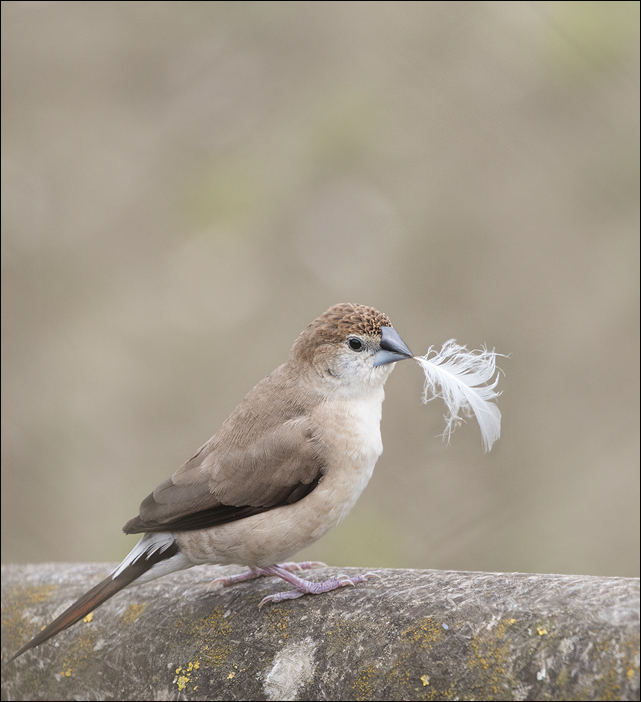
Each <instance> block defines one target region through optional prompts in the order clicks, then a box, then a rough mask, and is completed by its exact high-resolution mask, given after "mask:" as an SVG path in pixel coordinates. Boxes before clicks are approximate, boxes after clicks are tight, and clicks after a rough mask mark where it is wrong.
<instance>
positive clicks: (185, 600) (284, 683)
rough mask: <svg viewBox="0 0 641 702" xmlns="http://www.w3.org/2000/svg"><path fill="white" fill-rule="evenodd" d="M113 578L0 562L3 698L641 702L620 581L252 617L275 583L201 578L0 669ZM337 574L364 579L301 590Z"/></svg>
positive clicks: (480, 588) (147, 592)
mask: <svg viewBox="0 0 641 702" xmlns="http://www.w3.org/2000/svg"><path fill="white" fill-rule="evenodd" d="M110 570H111V567H110V566H108V565H102V564H91V565H86V564H84V565H83V564H80V565H77V564H76V565H65V564H60V563H56V564H41V565H20V566H15V565H14V566H3V568H2V582H3V589H2V660H3V664H2V699H4V700H17V699H21V700H71V699H83V700H115V699H120V700H122V699H138V700H161V699H162V700H174V699H175V700H183V699H184V700H192V699H193V700H200V699H202V700H248V699H249V700H321V699H324V700H327V699H333V700H338V699H344V700H449V699H451V700H456V699H467V700H474V699H476V700H482V699H486V700H510V699H516V700H545V699H551V700H562V699H575V700H614V699H620V700H633V699H639V581H638V580H636V579H632V578H600V577H589V576H571V575H523V574H518V573H467V572H442V571H429V570H425V571H418V570H378V571H375V572H376V573H377V575H378V576H379V577H378V578H372V579H370V580H368V581H367V582H366V583H363V584H362V585H358V586H356V587H349V588H343V589H341V590H338V591H336V592H333V593H331V594H325V595H320V596H316V597H312V596H306V597H303V598H301V599H298V600H290V601H287V602H284V603H281V604H278V605H269V604H268V605H266V606H264V607H263V608H262V610H259V609H258V603H259V602H260V600H261V598H262V597H264V596H265V595H266V594H269V593H272V592H275V591H277V590H280V589H285V588H283V585H284V583H282V582H281V581H276V580H275V579H274V578H262V579H259V580H255V581H251V582H247V583H242V584H238V585H235V586H233V587H231V588H228V589H224V590H221V589H208V583H209V581H211V580H212V579H213V578H215V577H217V576H219V575H221V574H223V573H231V572H239V569H236V568H221V567H214V566H211V567H200V568H194V569H192V570H190V571H186V572H183V573H176V574H173V575H169V576H166V577H164V578H161V579H160V580H157V581H155V582H152V583H149V584H147V585H142V586H140V587H135V588H132V589H131V590H126V591H124V592H122V593H119V594H118V595H116V596H115V597H114V598H112V599H111V600H110V601H108V602H107V603H106V604H105V605H103V606H102V607H100V608H99V609H98V610H96V612H95V613H94V615H93V618H91V621H82V622H79V623H78V624H76V625H75V626H73V627H71V628H70V629H67V630H66V631H64V632H62V633H61V634H59V635H58V636H57V637H56V638H54V639H52V640H51V641H49V642H47V643H45V644H43V645H42V646H40V647H39V648H36V649H34V650H32V651H29V652H27V653H26V654H24V655H23V656H22V657H20V658H19V659H17V660H16V661H14V662H12V663H6V661H7V660H8V658H10V657H11V655H12V654H13V653H14V652H15V651H16V650H17V649H18V648H19V647H20V646H21V645H22V644H24V643H25V642H26V641H27V640H29V639H30V638H31V637H32V636H33V635H34V634H35V633H36V632H38V631H39V630H40V629H41V627H42V626H44V625H45V624H47V623H49V622H50V621H51V620H52V619H53V618H54V617H55V616H57V615H58V614H60V613H61V611H62V610H63V609H64V608H65V607H67V606H68V605H69V604H70V603H71V602H72V601H73V600H74V599H76V597H78V596H79V595H81V594H83V593H84V591H86V590H87V589H88V588H89V587H91V586H92V585H94V584H95V583H96V582H98V581H99V580H100V579H101V578H103V577H105V576H106V575H107V574H108V572H109V571H110ZM337 572H341V573H347V574H352V575H353V574H355V573H357V572H362V571H359V569H353V568H344V569H341V570H340V571H337V570H335V569H330V568H319V569H318V570H315V571H312V572H311V575H310V578H311V579H314V580H320V579H322V578H326V577H329V576H330V575H333V574H336V573H337Z"/></svg>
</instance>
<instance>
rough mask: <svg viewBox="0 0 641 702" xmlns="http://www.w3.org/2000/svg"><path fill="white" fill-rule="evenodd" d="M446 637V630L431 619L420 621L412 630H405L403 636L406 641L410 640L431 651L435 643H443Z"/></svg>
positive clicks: (426, 618)
mask: <svg viewBox="0 0 641 702" xmlns="http://www.w3.org/2000/svg"><path fill="white" fill-rule="evenodd" d="M444 636H445V630H444V629H443V627H442V626H441V625H439V624H437V623H436V622H435V621H434V620H433V619H432V618H431V617H425V618H424V619H421V620H419V621H418V622H417V623H416V624H415V625H414V626H413V627H411V628H410V629H405V631H404V632H403V633H402V634H401V637H402V638H404V639H409V640H410V641H412V642H413V643H415V644H418V645H419V646H420V647H421V648H424V649H429V648H431V647H432V646H433V645H434V644H435V643H438V642H439V641H442V640H443V638H444Z"/></svg>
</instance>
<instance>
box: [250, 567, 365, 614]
mask: <svg viewBox="0 0 641 702" xmlns="http://www.w3.org/2000/svg"><path fill="white" fill-rule="evenodd" d="M262 570H264V571H266V574H268V575H277V576H278V577H279V578H282V579H283V580H286V581H287V582H288V583H291V584H292V585H293V586H294V588H295V589H294V590H286V591H285V592H277V593H275V594H274V595H268V596H267V597H264V598H263V599H262V600H261V601H260V604H259V605H258V608H259V609H260V608H261V607H262V606H263V605H264V604H266V603H267V602H282V601H283V600H293V599H296V598H297V597H302V596H303V595H320V594H322V593H323V592H331V591H332V590H336V589H338V588H339V587H348V586H350V585H356V584H357V583H362V582H365V580H367V578H372V577H375V573H365V574H364V575H354V576H352V577H351V578H350V577H348V576H346V575H340V576H338V577H337V578H329V580H324V581H323V582H322V583H313V582H311V581H309V580H303V579H302V578H299V577H298V576H297V575H294V574H293V573H291V572H289V571H288V570H285V569H283V568H282V567H281V566H266V567H265V568H263V569H262Z"/></svg>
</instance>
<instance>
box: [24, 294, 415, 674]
mask: <svg viewBox="0 0 641 702" xmlns="http://www.w3.org/2000/svg"><path fill="white" fill-rule="evenodd" d="M412 357H413V354H412V352H411V351H410V350H409V348H408V347H407V346H406V344H405V343H404V342H403V340H402V339H401V337H400V336H399V335H398V333H397V332H396V330H395V329H393V327H392V325H391V323H390V320H389V318H388V317H387V316H386V315H385V314H382V313H381V312H379V311H377V310H375V309H374V308H373V307H366V306H364V305H357V304H351V303H343V304H339V305H334V306H333V307H330V308H329V309H328V310H327V311H326V312H325V313H324V314H322V315H321V316H320V317H318V318H317V319H315V320H314V321H313V322H312V323H311V324H310V325H309V326H307V328H306V329H304V330H303V332H302V333H301V334H300V335H299V337H298V339H296V341H295V343H294V345H293V347H292V350H291V352H290V355H289V358H288V360H287V362H286V363H284V364H283V365H282V366H279V367H278V368H276V370H275V371H273V372H272V373H270V374H269V375H268V376H267V377H266V378H264V379H263V380H261V381H260V382H259V383H258V385H256V386H255V387H254V388H253V390H251V391H250V392H249V394H248V395H247V396H246V397H245V399H244V400H243V401H242V402H241V403H240V404H239V405H238V407H237V408H236V409H235V410H234V411H233V412H232V413H231V415H230V416H229V417H228V418H227V420H226V421H225V422H224V423H223V425H222V426H221V428H220V429H219V430H218V431H217V432H216V433H215V434H214V436H212V438H211V439H209V441H208V442H207V443H206V444H204V446H202V447H201V448H200V449H199V450H198V452H197V453H196V454H195V455H194V456H193V457H192V458H190V459H189V460H188V461H187V462H186V463H185V464H184V465H183V466H182V467H181V468H179V469H178V470H177V471H176V472H175V473H174V474H173V476H172V477H171V478H169V479H168V480H165V482H164V483H161V484H160V485H159V486H158V487H157V488H156V489H155V490H154V491H153V492H152V493H151V495H149V496H148V497H147V498H145V499H144V500H143V502H142V504H141V505H140V513H139V515H138V516H137V517H134V518H133V519H130V520H129V521H128V522H127V523H126V524H125V526H124V527H123V531H124V532H125V533H126V534H144V536H143V537H142V539H141V540H140V541H139V542H138V543H137V545H136V546H134V548H133V549H132V551H131V552H130V553H129V555H128V556H127V557H126V558H125V559H124V561H123V562H122V563H121V564H120V565H119V566H118V568H116V570H115V571H114V572H113V573H112V574H111V575H109V576H108V577H107V578H106V579H105V580H103V581H102V582H100V583H99V584H98V585H96V586H95V587H93V588H92V589H91V590H89V592H87V593H86V594H85V595H83V596H82V597H81V598H80V599H79V600H78V601H77V602H75V603H74V604H73V605H71V606H70V607H69V608H68V609H67V610H66V611H65V612H63V613H62V614H61V615H60V616H59V617H58V618H57V619H56V620H55V621H53V622H52V623H51V624H49V626H47V627H46V628H45V629H43V630H42V631H41V632H40V633H39V634H38V635H37V636H35V637H34V638H33V639H32V640H31V641H29V643H27V644H25V645H24V646H23V647H22V648H21V649H20V650H19V651H18V652H17V653H16V654H15V655H14V656H13V658H11V660H13V659H15V658H17V657H18V656H20V655H22V654H23V653H25V651H28V650H29V649H32V648H34V647H35V646H39V645H40V644H42V643H44V642H45V641H47V640H48V639H50V638H51V637H52V636H55V635H56V634H58V633H59V632H61V631H63V630H64V629H66V628H67V627H70V626H72V625H73V624H75V623H76V622H78V621H79V620H80V619H82V618H83V617H85V616H86V615H87V614H89V613H90V612H92V611H93V610H94V609H96V608H97V607H98V606H100V605H101V604H102V603H103V602H105V601H106V600H108V599H109V598H110V597H112V596H113V595H115V594H116V593H117V592H119V591H120V590H122V589H124V588H126V587H131V586H133V585H139V584H142V583H146V582H149V581H150V580H154V579H155V578H159V577H161V576H163V575H167V574H168V573H173V572H174V571H178V570H183V569H185V568H191V567H192V566H195V565H201V564H204V563H209V564H223V565H225V564H236V565H244V566H249V568H250V570H249V571H248V572H246V573H242V574H240V575H236V576H231V577H229V578H220V579H218V581H214V582H222V583H223V584H224V585H230V584H232V583H236V582H241V581H243V580H249V579H251V578H255V577H260V576H264V575H270V576H274V575H275V576H278V577H280V578H282V579H283V580H285V581H287V582H289V583H290V584H292V585H293V586H294V589H293V590H288V591H285V592H279V593H276V594H273V595H269V596H268V597H265V598H264V600H263V601H262V602H261V603H260V605H259V606H262V605H263V604H264V603H266V602H280V601H282V600H287V599H293V598H296V597H301V596H302V595H305V594H320V593H323V592H329V591H331V590H335V589H336V588H339V587H343V586H345V585H354V584H356V583H360V582H363V581H364V580H365V578H366V577H367V575H357V576H354V577H351V578H348V577H346V576H342V577H338V578H330V579H329V580H325V581H324V582H320V583H316V582H310V581H309V580H304V579H302V578H300V577H298V576H297V575H295V574H294V573H293V572H292V571H293V570H295V569H299V568H302V569H307V568H310V567H313V566H314V565H319V564H317V563H313V562H306V563H301V564H296V563H288V562H285V563H283V561H286V559H288V558H290V557H291V556H292V555H293V554H295V553H296V552H298V551H300V550H301V549H303V548H305V547H306V546H309V545H310V544H311V543H313V542H314V541H316V540H317V539H320V537H321V536H323V535H324V534H326V533H327V532H328V531H329V530H330V529H332V528H333V527H335V526H336V525H337V524H338V523H339V522H340V521H341V520H342V519H343V518H344V517H345V516H346V515H347V513H348V512H349V511H350V510H351V509H352V507H353V506H354V503H355V502H356V500H357V499H358V498H359V496H360V494H361V492H362V491H363V490H364V488H365V486H366V485H367V483H368V481H369V479H370V477H371V476H372V472H373V470H374V465H375V463H376V460H377V459H378V457H379V456H380V455H381V453H382V451H383V444H382V441H381V433H380V421H381V411H382V404H383V399H384V397H385V393H384V391H383V386H384V385H385V381H386V380H387V378H388V377H389V375H390V373H391V372H392V369H393V368H394V366H393V364H394V363H395V362H396V361H401V360H404V359H406V358H412Z"/></svg>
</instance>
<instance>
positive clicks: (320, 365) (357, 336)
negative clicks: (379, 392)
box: [291, 303, 413, 388]
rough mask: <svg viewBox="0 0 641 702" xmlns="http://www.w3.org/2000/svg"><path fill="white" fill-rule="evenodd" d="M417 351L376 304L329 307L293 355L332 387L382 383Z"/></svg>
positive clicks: (306, 332) (312, 324) (294, 348)
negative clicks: (400, 362)
mask: <svg viewBox="0 0 641 702" xmlns="http://www.w3.org/2000/svg"><path fill="white" fill-rule="evenodd" d="M412 356H413V354H412V352H411V351H410V350H409V348H408V347H407V345H406V344H405V342H404V341H403V340H402V339H401V337H400V336H399V334H398V332H397V331H396V330H395V329H394V328H393V327H392V323H391V322H390V320H389V317H388V316H387V315H385V314H383V313H382V312H379V311H378V310H376V309H374V308H373V307H366V306H365V305H357V304H353V303H341V304H339V305H334V306H333V307H330V308H329V309H328V310H327V311H326V312H324V313H323V314H322V315H321V316H320V317H317V318H316V319H315V320H314V321H313V322H312V323H311V324H309V325H308V326H307V328H306V329H304V330H303V332H302V333H301V334H300V336H299V337H298V339H297V340H296V342H295V343H294V346H293V348H292V354H291V358H292V359H293V360H294V361H295V362H296V363H302V364H304V365H306V366H307V367H309V368H313V370H314V371H315V373H316V374H317V375H318V376H320V378H322V379H323V380H325V381H327V382H328V383H331V384H332V385H333V386H337V385H339V386H343V387H346V388H349V387H354V386H359V387H363V388H366V387H370V386H374V387H382V385H383V384H384V383H385V381H386V380H387V378H388V376H389V374H390V373H391V372H392V369H393V368H394V366H393V364H394V363H395V362H396V361H402V360H404V359H406V358H412Z"/></svg>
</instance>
